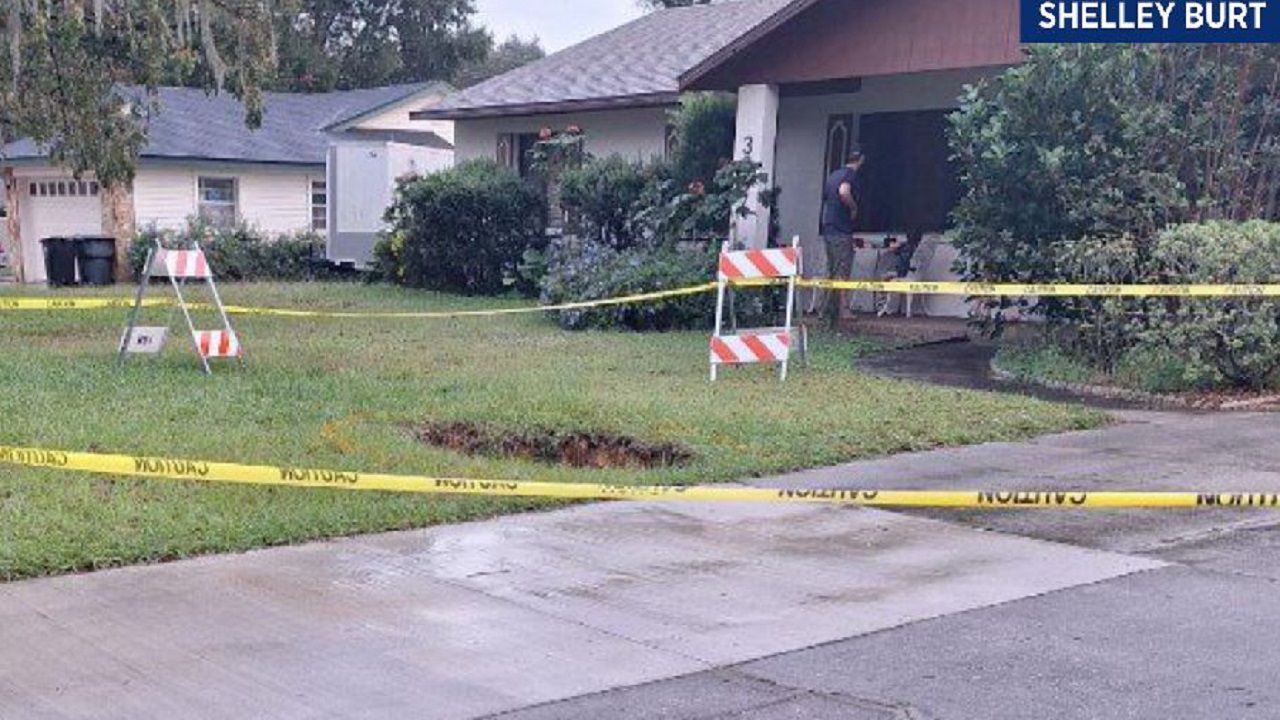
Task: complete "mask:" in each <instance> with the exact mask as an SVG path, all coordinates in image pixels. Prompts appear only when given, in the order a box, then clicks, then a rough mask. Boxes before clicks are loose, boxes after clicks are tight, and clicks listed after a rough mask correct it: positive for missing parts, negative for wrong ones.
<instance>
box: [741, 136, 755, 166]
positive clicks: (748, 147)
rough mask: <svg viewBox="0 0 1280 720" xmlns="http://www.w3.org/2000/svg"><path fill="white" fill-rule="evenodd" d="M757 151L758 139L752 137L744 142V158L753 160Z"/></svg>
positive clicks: (746, 138)
mask: <svg viewBox="0 0 1280 720" xmlns="http://www.w3.org/2000/svg"><path fill="white" fill-rule="evenodd" d="M755 151H756V139H755V138H754V137H752V136H750V135H748V136H746V137H745V138H743V140H742V156H743V157H744V158H746V159H747V160H750V159H751V154H752V153H754V152H755Z"/></svg>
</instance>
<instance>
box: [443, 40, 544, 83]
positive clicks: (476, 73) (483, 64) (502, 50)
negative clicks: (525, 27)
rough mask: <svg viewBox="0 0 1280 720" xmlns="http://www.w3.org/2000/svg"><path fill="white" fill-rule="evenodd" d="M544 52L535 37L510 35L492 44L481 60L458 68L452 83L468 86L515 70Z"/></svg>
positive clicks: (540, 57)
mask: <svg viewBox="0 0 1280 720" xmlns="http://www.w3.org/2000/svg"><path fill="white" fill-rule="evenodd" d="M546 54H547V53H546V51H545V50H543V49H542V43H541V42H539V41H538V39H537V38H534V39H532V40H525V39H523V38H520V37H518V36H516V35H512V36H510V37H508V38H507V39H506V40H503V41H502V42H501V43H500V44H498V45H496V46H494V48H493V49H492V50H490V51H489V52H488V53H487V54H486V56H485V58H484V59H483V60H481V61H479V62H473V63H470V64H468V65H466V66H464V67H463V68H462V69H461V70H459V71H458V73H457V74H456V75H454V79H453V84H454V85H457V86H458V87H469V86H471V85H475V84H477V83H481V82H484V81H485V80H488V79H489V78H491V77H496V76H498V75H501V74H503V73H505V72H508V71H511V70H515V69H516V68H518V67H520V66H521V65H528V64H529V63H531V62H533V61H535V60H541V59H542V58H543V57H545V56H546Z"/></svg>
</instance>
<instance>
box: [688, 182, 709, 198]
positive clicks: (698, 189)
mask: <svg viewBox="0 0 1280 720" xmlns="http://www.w3.org/2000/svg"><path fill="white" fill-rule="evenodd" d="M689 193H690V194H691V195H706V194H707V186H706V185H703V184H702V181H701V180H694V181H693V182H691V183H689Z"/></svg>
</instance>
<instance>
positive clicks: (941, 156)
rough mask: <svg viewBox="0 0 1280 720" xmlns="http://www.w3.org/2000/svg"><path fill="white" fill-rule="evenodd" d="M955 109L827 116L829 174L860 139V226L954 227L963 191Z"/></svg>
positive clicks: (903, 229)
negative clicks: (956, 160)
mask: <svg viewBox="0 0 1280 720" xmlns="http://www.w3.org/2000/svg"><path fill="white" fill-rule="evenodd" d="M950 113H951V111H950V110H923V111H910V112H888V113H872V114H868V115H861V116H858V115H832V116H831V117H830V118H828V120H827V136H826V157H825V160H824V164H823V177H826V176H827V175H830V174H831V173H832V172H835V171H836V170H838V169H839V168H840V167H841V166H842V165H844V163H845V160H846V159H847V158H848V156H849V151H850V150H851V149H852V148H853V147H854V146H855V145H859V146H861V148H862V151H863V153H864V154H865V155H866V156H867V161H866V164H865V165H864V166H863V169H862V172H863V173H864V180H865V191H866V196H865V197H864V198H863V204H864V207H863V209H862V213H861V215H860V217H859V220H858V230H859V231H863V232H871V233H881V232H882V233H891V232H892V233H908V232H910V233H920V234H925V233H938V232H942V231H944V230H946V229H947V228H949V227H950V224H951V223H950V214H951V210H952V208H954V207H955V204H956V201H957V199H958V198H959V197H960V183H959V181H958V179H957V177H956V172H955V168H954V167H953V165H952V163H951V160H950V157H951V148H950V146H949V145H948V143H947V132H946V128H947V115H948V114H950Z"/></svg>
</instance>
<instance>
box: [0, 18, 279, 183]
mask: <svg viewBox="0 0 1280 720" xmlns="http://www.w3.org/2000/svg"><path fill="white" fill-rule="evenodd" d="M294 2H295V0H252V1H250V0H9V2H8V3H7V5H8V7H7V9H6V10H5V11H4V12H0V140H4V141H6V142H8V141H11V140H13V139H15V138H19V137H30V138H32V139H33V140H35V141H36V142H39V143H40V144H42V145H45V146H47V147H48V148H49V150H50V152H51V155H52V157H53V159H54V160H55V161H57V162H60V163H62V164H64V165H67V166H68V167H70V168H71V169H73V170H75V171H76V172H77V173H79V172H85V171H88V170H92V171H94V172H95V173H96V174H97V175H98V178H99V179H100V180H101V181H102V182H104V183H107V184H112V183H116V182H120V181H125V180H128V179H130V178H131V177H132V174H133V163H134V159H135V158H136V156H137V153H138V149H139V148H140V147H141V145H142V143H143V140H144V136H143V131H142V127H141V125H140V123H138V122H136V119H137V117H138V116H140V115H141V114H142V113H143V112H145V111H146V110H147V108H146V104H147V102H148V101H147V99H146V98H145V97H143V98H137V99H131V98H126V97H123V96H122V95H121V94H120V93H116V92H113V91H112V90H113V88H114V87H117V86H118V84H120V83H132V84H138V85H141V86H143V87H145V88H151V89H154V88H155V87H156V86H158V85H160V84H162V83H163V82H164V81H165V80H166V79H167V78H170V77H173V76H175V75H186V76H197V75H198V76H201V77H203V78H204V79H205V84H206V85H208V86H209V87H213V88H225V89H227V90H229V91H230V92H232V93H234V94H235V95H236V96H237V97H238V98H240V99H241V100H243V101H244V104H245V111H246V122H248V123H249V124H251V125H253V124H256V123H259V122H261V118H262V89H263V84H264V81H265V80H266V79H267V78H269V77H270V73H271V71H272V68H273V67H274V65H275V58H276V56H275V42H274V39H275V38H274V33H273V31H272V28H273V24H272V22H271V20H272V18H273V17H274V16H275V15H276V14H278V13H285V12H289V11H291V9H292V8H293V7H294Z"/></svg>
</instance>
